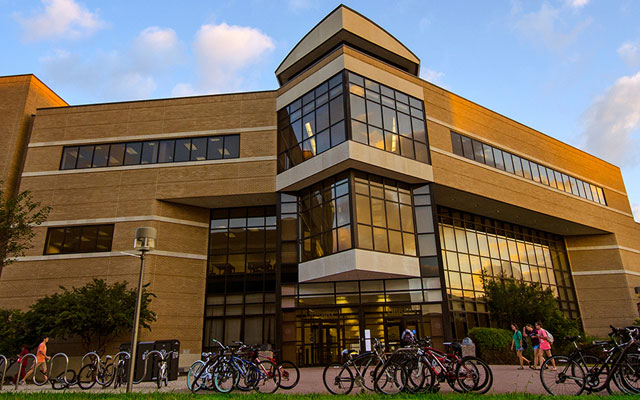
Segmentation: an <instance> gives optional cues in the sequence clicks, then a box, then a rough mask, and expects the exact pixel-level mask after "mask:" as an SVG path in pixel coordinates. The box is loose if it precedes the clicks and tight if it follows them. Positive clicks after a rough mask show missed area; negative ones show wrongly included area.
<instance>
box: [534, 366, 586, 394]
mask: <svg viewBox="0 0 640 400" xmlns="http://www.w3.org/2000/svg"><path fill="white" fill-rule="evenodd" d="M554 363H555V367H554ZM540 381H541V382H542V386H544V389H545V390H546V391H547V392H549V393H550V394H554V395H567V396H569V395H575V396H577V395H579V394H580V393H582V391H583V390H584V388H585V386H586V374H585V372H584V369H582V367H581V366H580V365H579V364H578V363H577V362H575V361H574V360H572V359H570V358H567V357H564V356H553V357H551V358H548V359H547V360H546V361H545V362H544V363H542V366H541V367H540Z"/></svg>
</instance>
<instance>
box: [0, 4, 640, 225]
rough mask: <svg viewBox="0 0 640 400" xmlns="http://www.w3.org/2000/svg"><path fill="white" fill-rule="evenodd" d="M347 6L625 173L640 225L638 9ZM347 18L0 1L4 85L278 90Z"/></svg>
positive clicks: (152, 91) (481, 96)
mask: <svg viewBox="0 0 640 400" xmlns="http://www.w3.org/2000/svg"><path fill="white" fill-rule="evenodd" d="M344 3H345V4H346V5H348V6H350V7H352V8H354V9H355V10H357V11H359V12H361V13H362V14H364V15H365V16H367V17H368V18H370V19H372V20H373V21H374V22H376V23H378V24H379V25H381V26H382V27H383V28H385V29H386V30H387V31H389V32H390V33H391V34H392V35H394V36H395V37H397V38H398V39H399V40H400V41H401V42H403V43H404V44H405V45H407V47H409V48H410V49H411V50H412V51H413V52H414V53H415V54H416V55H417V56H418V57H419V58H420V59H421V61H422V66H421V76H422V78H423V79H426V80H428V81H431V82H433V83H435V84H438V85H441V86H443V87H445V88H447V89H449V90H451V91H453V92H455V93H457V94H459V95H461V96H463V97H466V98H468V99H470V100H472V101H475V102H477V103H479V104H481V105H483V106H486V107H488V108H490V109H492V110H494V111H497V112H499V113H501V114H504V115H507V116H509V117H511V118H513V119H515V120H516V121H519V122H521V123H523V124H525V125H528V126H531V127H532V128H534V129H537V130H540V131H542V132H544V133H546V134H548V135H550V136H552V137H555V138H557V139H559V140H562V141H564V142H566V143H569V144H571V145H573V146H576V147H578V148H580V149H583V150H585V151H588V152H590V153H592V154H595V155H597V156H599V157H601V158H603V159H604V160H606V161H610V162H612V163H614V164H615V165H618V166H620V168H621V169H622V173H623V177H624V179H625V184H626V188H627V191H628V193H629V198H630V200H631V204H632V207H633V209H634V213H635V215H636V220H640V155H639V153H640V1H636V0H619V1H614V0H547V1H530V0H526V1H524V0H522V1H519V0H502V1H500V0H496V1H483V2H480V1H470V0H451V1H447V2H443V1H436V0H396V1H394V2H388V1H378V0H354V1H349V0H345V1H344ZM338 4H339V3H337V2H328V1H316V0H281V1H277V0H243V1H239V0H228V1H210V0H209V1H207V0H190V1H188V2H184V1H182V2H179V1H162V0H154V1H151V0H136V1H123V0H110V1H108V2H105V1H98V0H28V1H25V0H0V37H1V38H2V39H1V42H0V43H2V50H3V51H2V53H3V54H4V55H5V56H4V57H2V58H0V75H13V74H23V73H34V74H36V75H37V76H38V77H39V78H40V79H42V80H43V81H44V82H45V83H46V84H47V85H49V86H50V87H51V88H52V89H54V90H55V91H56V92H57V93H58V94H59V95H60V96H62V97H63V98H64V99H65V100H67V101H68V102H69V103H70V104H85V103H95V102H109V101H123V100H134V99H147V98H162V97H174V96H189V95H197V94H210V93H224V92H237V91H249V90H268V89H275V88H276V87H277V82H276V79H275V76H274V73H273V71H275V69H276V67H277V66H278V64H279V63H280V61H282V59H283V58H284V57H285V56H286V55H287V53H288V52H289V51H290V50H291V48H292V47H293V46H294V45H295V44H296V43H297V41H298V40H300V39H301V38H302V36H304V35H305V34H306V33H307V32H308V31H309V30H310V29H311V28H312V27H313V26H314V25H315V24H316V23H318V22H319V21H320V20H321V19H322V18H323V17H324V16H326V15H327V14H328V13H329V12H330V11H331V10H333V9H334V8H335V7H336V6H337V5H338ZM390 4H392V6H391V7H390V6H389V5H390ZM7 55H10V56H7Z"/></svg>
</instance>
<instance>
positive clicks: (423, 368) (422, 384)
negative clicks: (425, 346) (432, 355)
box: [404, 356, 436, 393]
mask: <svg viewBox="0 0 640 400" xmlns="http://www.w3.org/2000/svg"><path fill="white" fill-rule="evenodd" d="M404 367H405V369H406V370H407V391H409V392H411V393H421V392H424V391H431V390H432V388H433V385H434V384H435V380H436V374H435V371H434V370H433V368H432V366H431V363H430V362H429V360H428V359H427V357H425V356H420V357H417V358H412V359H410V360H407V362H405V364H404Z"/></svg>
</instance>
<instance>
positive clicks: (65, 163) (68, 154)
mask: <svg viewBox="0 0 640 400" xmlns="http://www.w3.org/2000/svg"><path fill="white" fill-rule="evenodd" d="M77 160H78V148H77V147H65V148H64V150H62V163H61V164H62V165H61V166H60V169H74V168H75V167H76V161H77Z"/></svg>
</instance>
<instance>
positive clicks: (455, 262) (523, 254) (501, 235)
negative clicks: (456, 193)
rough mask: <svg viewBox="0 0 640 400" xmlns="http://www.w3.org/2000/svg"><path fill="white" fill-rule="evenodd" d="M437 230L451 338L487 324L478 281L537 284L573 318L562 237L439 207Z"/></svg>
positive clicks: (573, 302) (574, 310) (571, 288)
mask: <svg viewBox="0 0 640 400" xmlns="http://www.w3.org/2000/svg"><path fill="white" fill-rule="evenodd" d="M438 229H439V233H440V241H441V248H442V259H443V262H444V274H445V281H446V288H447V295H448V306H449V311H450V312H451V314H452V318H453V321H452V330H453V336H454V338H456V339H462V338H463V337H465V336H466V334H467V332H468V330H469V329H471V328H473V327H476V326H485V327H486V326H490V325H491V322H490V318H489V314H488V310H487V306H486V302H485V299H484V287H483V284H482V277H483V276H490V277H497V276H501V275H504V276H506V277H513V278H514V279H518V280H524V281H525V282H530V283H539V284H541V285H542V287H543V288H545V289H546V288H549V289H551V290H552V291H553V292H554V293H555V294H556V296H558V305H559V307H560V310H562V311H563V312H564V313H565V315H567V317H569V318H573V319H577V318H579V311H578V304H577V300H576V295H575V290H574V286H573V280H572V278H571V271H570V270H569V263H568V258H567V254H566V249H565V246H564V243H563V240H562V237H559V236H556V235H553V234H550V233H546V232H541V231H537V230H534V229H531V228H525V227H522V226H518V225H514V224H509V223H506V222H501V221H497V220H493V219H490V218H486V217H481V216H478V215H473V214H469V213H465V212H461V211H456V210H451V209H448V208H445V207H439V208H438Z"/></svg>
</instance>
